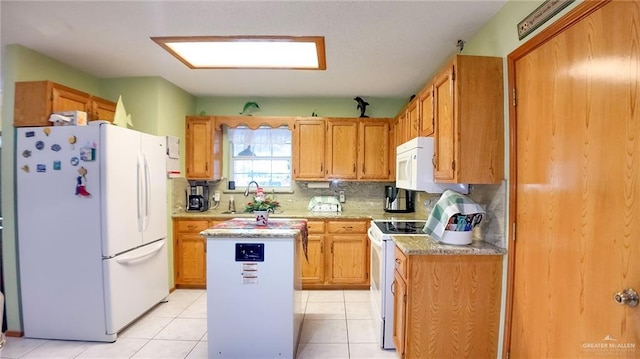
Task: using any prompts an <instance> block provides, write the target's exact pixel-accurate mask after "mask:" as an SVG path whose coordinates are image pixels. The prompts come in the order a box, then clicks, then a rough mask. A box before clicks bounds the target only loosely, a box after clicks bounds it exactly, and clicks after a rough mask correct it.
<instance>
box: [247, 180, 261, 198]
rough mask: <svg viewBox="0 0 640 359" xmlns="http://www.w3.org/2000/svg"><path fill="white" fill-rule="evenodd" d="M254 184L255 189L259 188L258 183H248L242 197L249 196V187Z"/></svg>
mask: <svg viewBox="0 0 640 359" xmlns="http://www.w3.org/2000/svg"><path fill="white" fill-rule="evenodd" d="M252 183H255V184H256V189H258V187H260V185H259V184H258V182H256V181H251V182H249V184H248V185H247V188H246V189H245V190H244V196H245V197H247V196H248V195H249V187H251V184H252Z"/></svg>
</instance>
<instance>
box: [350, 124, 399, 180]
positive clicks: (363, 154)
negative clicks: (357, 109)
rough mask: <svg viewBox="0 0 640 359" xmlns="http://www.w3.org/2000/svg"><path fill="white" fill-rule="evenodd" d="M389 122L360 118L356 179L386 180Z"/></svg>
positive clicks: (387, 172) (388, 165)
mask: <svg viewBox="0 0 640 359" xmlns="http://www.w3.org/2000/svg"><path fill="white" fill-rule="evenodd" d="M389 149H390V148H389V122H388V121H386V120H360V121H359V124H358V179H366V180H380V179H382V180H388V179H389V176H390V174H391V172H390V171H389V167H390V162H389V158H390V156H389Z"/></svg>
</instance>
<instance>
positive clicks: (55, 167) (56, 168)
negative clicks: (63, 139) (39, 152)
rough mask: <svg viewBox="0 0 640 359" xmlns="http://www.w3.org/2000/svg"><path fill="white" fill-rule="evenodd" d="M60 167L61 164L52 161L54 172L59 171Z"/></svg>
mask: <svg viewBox="0 0 640 359" xmlns="http://www.w3.org/2000/svg"><path fill="white" fill-rule="evenodd" d="M61 167H62V163H61V162H60V161H53V170H54V171H60V168H61Z"/></svg>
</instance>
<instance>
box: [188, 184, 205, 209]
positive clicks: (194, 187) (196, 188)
mask: <svg viewBox="0 0 640 359" xmlns="http://www.w3.org/2000/svg"><path fill="white" fill-rule="evenodd" d="M208 198H209V187H208V186H206V185H203V184H199V183H197V182H193V183H190V186H189V194H187V211H191V212H204V211H206V210H208V209H209V200H208Z"/></svg>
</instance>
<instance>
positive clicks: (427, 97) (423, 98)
mask: <svg viewBox="0 0 640 359" xmlns="http://www.w3.org/2000/svg"><path fill="white" fill-rule="evenodd" d="M433 122H434V120H433V84H429V85H427V86H425V87H424V89H422V91H421V92H420V93H419V94H418V136H421V137H430V136H433Z"/></svg>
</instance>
